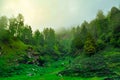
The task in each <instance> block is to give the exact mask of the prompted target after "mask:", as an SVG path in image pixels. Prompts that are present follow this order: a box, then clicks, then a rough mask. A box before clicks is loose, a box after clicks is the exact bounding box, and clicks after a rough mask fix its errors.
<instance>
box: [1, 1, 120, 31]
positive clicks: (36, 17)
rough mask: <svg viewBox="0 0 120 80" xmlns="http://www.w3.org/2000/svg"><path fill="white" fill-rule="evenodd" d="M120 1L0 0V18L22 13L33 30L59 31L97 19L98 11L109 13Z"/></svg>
mask: <svg viewBox="0 0 120 80" xmlns="http://www.w3.org/2000/svg"><path fill="white" fill-rule="evenodd" d="M119 5H120V0H0V16H2V15H6V16H8V17H12V16H13V15H15V16H16V15H17V14H18V13H22V14H23V16H24V18H25V23H26V24H29V25H31V26H32V29H33V30H35V29H40V30H42V29H43V28H44V27H52V28H54V29H59V28H60V27H71V26H74V25H79V24H81V23H82V22H83V21H84V20H86V21H90V20H91V19H93V18H95V16H96V13H97V11H98V10H103V11H104V12H105V13H107V12H108V11H109V10H110V8H111V7H112V6H117V7H118V6H119Z"/></svg>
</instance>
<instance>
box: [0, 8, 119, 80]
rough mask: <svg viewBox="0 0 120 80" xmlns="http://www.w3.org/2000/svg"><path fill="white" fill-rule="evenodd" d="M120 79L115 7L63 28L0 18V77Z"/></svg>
mask: <svg viewBox="0 0 120 80" xmlns="http://www.w3.org/2000/svg"><path fill="white" fill-rule="evenodd" d="M8 79H10V80H120V9H119V8H116V7H112V8H111V10H110V11H109V12H108V14H107V15H104V13H103V11H102V10H99V11H98V13H97V15H96V18H95V19H93V20H92V21H90V22H87V21H83V23H82V24H81V25H79V24H78V26H74V27H73V28H71V29H69V30H67V29H66V30H62V31H55V30H54V29H52V28H44V30H43V31H39V30H36V31H33V30H32V26H30V25H28V24H25V23H24V16H23V15H22V14H18V16H16V17H11V18H7V17H6V16H1V17H0V80H8Z"/></svg>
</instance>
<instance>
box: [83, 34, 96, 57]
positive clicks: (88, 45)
mask: <svg viewBox="0 0 120 80" xmlns="http://www.w3.org/2000/svg"><path fill="white" fill-rule="evenodd" d="M84 50H85V53H86V54H87V55H89V56H91V55H92V54H94V53H95V52H96V43H95V40H94V39H93V38H92V36H91V35H90V34H88V37H87V40H86V41H85V44H84Z"/></svg>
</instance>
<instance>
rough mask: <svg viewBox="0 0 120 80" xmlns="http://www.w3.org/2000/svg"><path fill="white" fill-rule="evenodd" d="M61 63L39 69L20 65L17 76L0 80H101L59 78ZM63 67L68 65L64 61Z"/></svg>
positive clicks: (0, 79) (95, 78) (96, 78)
mask: <svg viewBox="0 0 120 80" xmlns="http://www.w3.org/2000/svg"><path fill="white" fill-rule="evenodd" d="M61 63H63V61H56V62H54V63H52V64H51V65H50V66H49V67H39V66H36V65H28V64H21V65H20V67H21V68H22V71H18V72H19V75H14V76H11V77H1V78H0V80H102V79H103V78H100V77H93V78H81V77H70V76H59V75H57V73H58V72H60V71H61V70H63V69H64V66H62V65H61ZM64 63H65V65H67V64H68V62H67V61H64Z"/></svg>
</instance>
